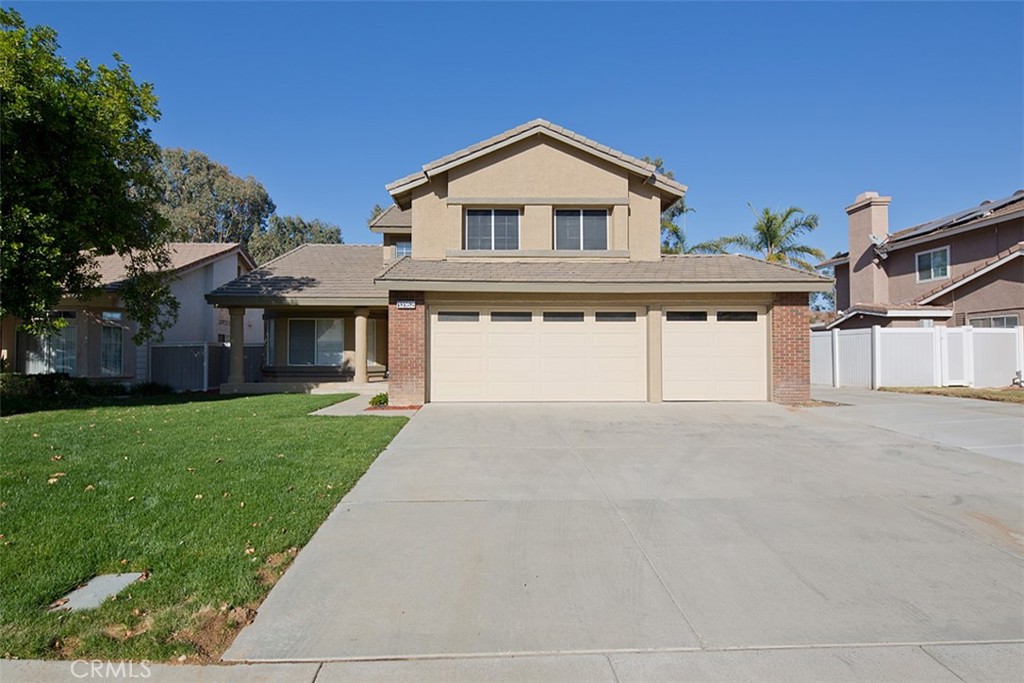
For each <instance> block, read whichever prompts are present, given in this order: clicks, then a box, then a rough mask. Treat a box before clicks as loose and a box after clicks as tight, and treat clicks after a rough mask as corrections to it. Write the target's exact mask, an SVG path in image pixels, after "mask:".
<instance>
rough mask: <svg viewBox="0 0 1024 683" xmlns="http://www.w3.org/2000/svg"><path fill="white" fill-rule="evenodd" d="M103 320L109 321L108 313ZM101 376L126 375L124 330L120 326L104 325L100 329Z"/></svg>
mask: <svg viewBox="0 0 1024 683" xmlns="http://www.w3.org/2000/svg"><path fill="white" fill-rule="evenodd" d="M118 315H120V314H118ZM103 319H104V320H108V318H107V314H106V312H104V314H103ZM110 320H116V319H115V318H110ZM100 374H101V375H103V376H104V377H120V376H121V375H123V374H124V330H123V329H121V327H120V326H119V325H103V326H102V327H101V328H100Z"/></svg>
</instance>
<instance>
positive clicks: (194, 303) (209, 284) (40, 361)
mask: <svg viewBox="0 0 1024 683" xmlns="http://www.w3.org/2000/svg"><path fill="white" fill-rule="evenodd" d="M168 251H169V255H170V272H171V273H172V275H173V278H174V279H173V281H172V282H171V284H170V290H171V294H172V295H173V296H174V297H175V298H176V299H177V300H178V305H179V310H178V318H177V320H176V321H175V323H174V325H172V326H171V327H170V328H168V329H167V330H165V331H164V335H163V339H162V340H161V341H162V342H163V343H165V344H205V343H211V344H214V343H218V342H226V341H227V338H228V336H229V335H228V318H227V315H226V312H225V311H222V310H219V309H216V308H214V307H213V306H211V305H210V304H208V303H207V302H206V300H205V299H204V296H205V295H206V293H207V292H209V291H210V290H212V289H214V288H216V287H218V286H219V285H222V284H224V283H225V282H229V281H231V280H234V279H235V278H237V277H238V276H240V275H243V274H245V273H247V272H249V271H250V270H252V269H253V268H255V267H256V264H255V263H254V262H253V260H252V257H250V256H249V254H248V253H247V252H246V251H245V249H243V248H242V246H241V245H240V244H235V243H194V242H172V243H171V244H169V245H168ZM96 268H97V271H98V276H99V283H98V284H99V286H100V288H101V291H100V292H99V293H97V294H96V295H95V296H93V297H90V298H89V299H87V300H79V299H74V298H68V299H65V300H64V301H62V302H61V303H60V305H58V306H57V307H56V309H55V310H54V315H57V316H60V317H62V318H64V319H65V321H66V323H67V324H66V325H65V326H64V327H63V328H62V329H61V330H59V331H58V332H56V333H55V334H53V335H50V336H48V337H44V338H39V337H34V336H31V335H29V334H26V333H25V332H24V331H22V330H19V321H18V320H17V319H15V318H13V317H7V318H4V320H3V323H2V330H3V334H2V340H3V350H2V357H3V358H4V361H5V362H6V363H7V364H8V366H9V367H10V369H12V370H14V371H17V372H25V373H29V374H37V373H51V372H63V373H67V374H69V375H72V376H75V377H88V378H93V379H104V380H111V381H118V382H124V383H126V384H127V383H134V382H145V381H148V380H149V379H150V365H149V361H150V353H149V350H150V344H148V343H147V344H143V345H141V346H137V345H136V344H135V343H134V342H133V341H132V335H134V334H135V332H136V331H137V329H138V326H137V324H136V323H135V322H134V321H133V320H131V319H130V318H129V317H128V315H127V313H126V312H125V310H124V308H123V306H122V303H121V298H120V295H119V291H120V288H121V286H122V284H123V283H124V280H125V278H126V277H127V267H126V264H125V261H124V259H123V258H122V257H120V256H118V255H111V256H100V257H98V258H97V259H96ZM260 318H261V315H260V311H259V310H255V309H254V310H251V311H249V314H248V316H247V318H245V319H244V320H243V321H242V323H243V325H242V329H243V333H244V334H243V336H244V337H245V340H246V341H248V342H254V341H255V342H256V343H259V342H261V341H262V339H263V323H262V320H261V319H260Z"/></svg>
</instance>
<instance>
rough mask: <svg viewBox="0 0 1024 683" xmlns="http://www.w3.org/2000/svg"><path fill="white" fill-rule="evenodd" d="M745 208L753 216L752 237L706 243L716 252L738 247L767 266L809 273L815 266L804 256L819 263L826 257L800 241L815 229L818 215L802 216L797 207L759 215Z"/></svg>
mask: <svg viewBox="0 0 1024 683" xmlns="http://www.w3.org/2000/svg"><path fill="white" fill-rule="evenodd" d="M747 206H749V207H750V211H751V212H752V213H753V214H754V229H753V232H752V234H748V235H733V236H732V237H721V238H719V239H717V240H713V241H712V242H710V243H705V244H706V245H709V246H711V247H713V248H714V249H715V250H717V251H719V252H725V251H726V249H727V248H728V247H740V248H741V249H746V250H747V251H752V252H755V253H758V254H760V255H761V258H763V259H764V260H765V261H767V262H768V263H778V264H781V265H784V266H797V267H798V268H803V269H804V270H812V271H813V270H814V264H812V263H811V262H810V261H807V260H806V259H805V258H804V257H805V256H812V257H814V258H816V259H817V260H819V261H821V260H823V259H824V258H825V252H823V251H822V250H821V249H816V248H814V247H809V246H807V245H806V244H801V243H800V242H799V238H800V236H801V235H804V234H805V233H809V232H811V231H812V230H814V229H815V228H817V227H818V215H817V214H813V213H808V214H805V213H804V210H803V209H801V208H799V207H796V206H791V207H789V208H788V209H785V210H784V211H772V210H771V209H769V208H767V207H765V208H764V209H761V213H758V212H757V211H756V210H755V209H754V207H753V206H751V205H750V204H747Z"/></svg>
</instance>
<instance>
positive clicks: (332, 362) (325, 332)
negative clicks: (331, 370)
mask: <svg viewBox="0 0 1024 683" xmlns="http://www.w3.org/2000/svg"><path fill="white" fill-rule="evenodd" d="M344 349H345V326H344V322H343V321H342V320H340V319H326V318H318V319H309V320H295V319H293V320H289V321H288V365H320V366H331V367H341V364H342V359H343V356H344Z"/></svg>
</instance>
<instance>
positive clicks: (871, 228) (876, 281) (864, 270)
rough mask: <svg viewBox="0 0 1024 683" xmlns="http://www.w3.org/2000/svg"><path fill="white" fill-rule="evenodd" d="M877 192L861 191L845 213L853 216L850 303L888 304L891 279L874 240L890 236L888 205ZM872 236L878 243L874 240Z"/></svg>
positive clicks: (887, 199)
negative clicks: (877, 252)
mask: <svg viewBox="0 0 1024 683" xmlns="http://www.w3.org/2000/svg"><path fill="white" fill-rule="evenodd" d="M891 201H892V197H879V196H878V193H877V192H862V193H860V194H859V195H857V199H856V200H855V201H854V202H853V204H851V205H850V206H848V207H846V214H847V215H848V216H849V217H850V304H851V305H853V304H886V303H889V280H888V278H887V277H886V274H885V270H884V269H883V267H882V263H881V259H879V257H878V254H876V253H875V249H874V247H875V240H877V241H878V242H881V241H882V240H884V239H885V237H886V235H888V234H889V202H891ZM872 237H874V238H875V240H872Z"/></svg>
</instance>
